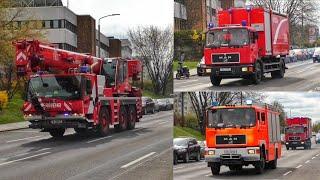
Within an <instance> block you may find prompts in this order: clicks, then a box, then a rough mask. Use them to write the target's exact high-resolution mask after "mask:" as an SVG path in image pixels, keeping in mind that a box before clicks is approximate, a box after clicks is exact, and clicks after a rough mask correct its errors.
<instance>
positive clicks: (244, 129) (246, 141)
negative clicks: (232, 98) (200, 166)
mask: <svg viewBox="0 0 320 180" xmlns="http://www.w3.org/2000/svg"><path fill="white" fill-rule="evenodd" d="M279 115H280V113H279V112H278V111H277V110H276V109H274V108H273V107H271V106H269V105H263V106H256V105H245V106H242V105H241V106H219V107H210V108H209V109H208V110H207V115H206V124H207V127H206V142H207V149H206V156H205V160H206V162H207V163H208V167H211V171H212V174H213V175H216V174H219V173H220V167H221V166H223V165H224V166H228V167H229V169H230V170H242V167H243V166H249V165H250V164H251V165H253V166H254V167H255V169H256V172H257V173H258V174H260V173H262V172H263V171H264V169H265V168H267V167H269V168H271V169H275V168H277V160H278V159H279V158H280V157H281V134H280V120H279V118H280V117H279Z"/></svg>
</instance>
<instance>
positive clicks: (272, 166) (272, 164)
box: [269, 151, 278, 169]
mask: <svg viewBox="0 0 320 180" xmlns="http://www.w3.org/2000/svg"><path fill="white" fill-rule="evenodd" d="M276 152H277V151H276ZM277 154H278V153H277ZM277 154H276V158H275V159H274V160H273V161H271V162H269V168H270V169H277V165H278V155H277Z"/></svg>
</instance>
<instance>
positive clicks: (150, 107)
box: [142, 97, 155, 115]
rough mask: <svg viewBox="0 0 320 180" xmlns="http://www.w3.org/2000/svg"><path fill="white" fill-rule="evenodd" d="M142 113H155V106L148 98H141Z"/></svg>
mask: <svg viewBox="0 0 320 180" xmlns="http://www.w3.org/2000/svg"><path fill="white" fill-rule="evenodd" d="M142 112H143V114H145V115H146V114H148V113H152V114H154V113H155V104H154V102H153V100H152V99H151V98H149V97H142Z"/></svg>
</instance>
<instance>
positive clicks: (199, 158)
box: [196, 151, 201, 161]
mask: <svg viewBox="0 0 320 180" xmlns="http://www.w3.org/2000/svg"><path fill="white" fill-rule="evenodd" d="M200 160H201V153H200V151H198V152H197V157H196V161H200Z"/></svg>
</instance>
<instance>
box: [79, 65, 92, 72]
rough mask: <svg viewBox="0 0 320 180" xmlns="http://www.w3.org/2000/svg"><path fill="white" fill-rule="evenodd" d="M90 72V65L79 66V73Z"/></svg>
mask: <svg viewBox="0 0 320 180" xmlns="http://www.w3.org/2000/svg"><path fill="white" fill-rule="evenodd" d="M88 72H90V67H88V66H81V67H80V73H88Z"/></svg>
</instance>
